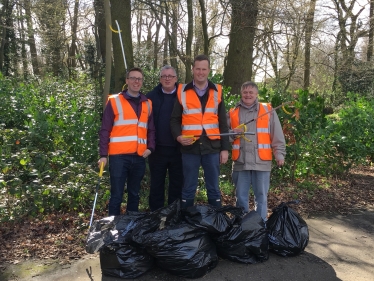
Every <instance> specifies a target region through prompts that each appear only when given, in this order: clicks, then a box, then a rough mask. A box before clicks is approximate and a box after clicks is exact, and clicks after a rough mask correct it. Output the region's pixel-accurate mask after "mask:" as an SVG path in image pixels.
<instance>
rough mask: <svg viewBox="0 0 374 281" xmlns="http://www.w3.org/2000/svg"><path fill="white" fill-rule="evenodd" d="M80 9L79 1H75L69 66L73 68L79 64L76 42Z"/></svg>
mask: <svg viewBox="0 0 374 281" xmlns="http://www.w3.org/2000/svg"><path fill="white" fill-rule="evenodd" d="M78 9H79V0H75V4H74V15H73V22H72V25H71V44H70V53H69V66H70V67H71V68H75V67H76V66H77V62H76V59H75V55H76V51H77V50H76V44H75V42H76V41H77V26H78Z"/></svg>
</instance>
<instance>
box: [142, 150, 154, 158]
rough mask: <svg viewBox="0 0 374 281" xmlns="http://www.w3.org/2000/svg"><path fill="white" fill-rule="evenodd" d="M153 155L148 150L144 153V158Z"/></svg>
mask: <svg viewBox="0 0 374 281" xmlns="http://www.w3.org/2000/svg"><path fill="white" fill-rule="evenodd" d="M151 153H152V152H151V151H150V150H149V149H146V150H145V151H144V153H143V155H142V156H143V157H144V158H147V157H148V156H149V155H151Z"/></svg>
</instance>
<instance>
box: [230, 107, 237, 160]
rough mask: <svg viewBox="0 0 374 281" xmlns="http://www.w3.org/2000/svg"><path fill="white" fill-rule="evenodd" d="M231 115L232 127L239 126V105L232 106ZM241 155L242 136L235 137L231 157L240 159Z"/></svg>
mask: <svg viewBox="0 0 374 281" xmlns="http://www.w3.org/2000/svg"><path fill="white" fill-rule="evenodd" d="M229 116H230V126H231V128H232V129H234V128H236V127H238V126H239V125H240V124H239V123H240V120H239V107H236V108H232V109H231V110H230V111H229ZM239 155H240V138H236V139H234V141H233V143H232V151H231V157H232V160H234V161H235V160H238V158H239Z"/></svg>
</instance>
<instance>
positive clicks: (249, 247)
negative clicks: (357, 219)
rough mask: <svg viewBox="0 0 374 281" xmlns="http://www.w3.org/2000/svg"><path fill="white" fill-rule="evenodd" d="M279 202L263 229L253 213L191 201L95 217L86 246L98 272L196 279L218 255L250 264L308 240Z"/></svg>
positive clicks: (301, 246)
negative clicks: (155, 270)
mask: <svg viewBox="0 0 374 281" xmlns="http://www.w3.org/2000/svg"><path fill="white" fill-rule="evenodd" d="M291 203H295V202H288V203H282V204H281V205H279V206H278V207H277V208H275V209H274V210H273V214H272V215H271V216H270V218H269V220H268V222H267V227H266V226H265V223H264V222H263V220H262V218H261V217H260V215H259V214H257V213H256V212H255V211H251V212H249V213H248V214H244V213H243V211H242V209H241V208H237V207H233V206H224V207H221V208H216V207H212V206H210V205H195V206H192V207H188V208H187V209H183V210H180V203H179V201H178V200H177V201H175V202H174V203H173V204H171V205H170V206H168V207H165V208H161V209H159V210H157V211H155V212H151V213H140V212H128V213H127V214H125V215H120V216H115V217H107V218H103V219H101V220H98V221H95V222H94V223H93V225H92V226H91V228H90V232H89V234H88V238H87V244H86V250H87V252H88V253H95V252H98V251H99V252H100V264H101V270H102V273H103V274H104V275H107V276H112V277H119V278H126V279H131V278H136V277H138V276H140V275H142V274H144V273H145V272H147V271H148V270H150V269H152V267H153V266H154V265H157V266H158V267H160V268H162V269H164V270H166V271H168V272H170V273H171V274H174V275H177V276H181V277H185V278H198V277H201V276H203V275H205V274H206V273H208V272H209V271H211V270H212V269H213V268H215V267H216V266H217V263H218V257H221V258H224V259H229V260H231V261H235V262H241V263H247V264H253V263H258V262H263V261H266V260H267V259H268V258H269V250H271V251H274V252H275V253H276V254H279V255H281V256H294V255H297V254H299V253H301V252H302V251H303V250H304V249H305V247H306V246H307V244H308V240H309V232H308V226H307V224H306V223H305V221H304V220H303V219H302V218H301V217H300V216H299V215H298V214H297V213H296V212H295V211H294V210H292V209H291V208H289V207H288V205H289V204H291Z"/></svg>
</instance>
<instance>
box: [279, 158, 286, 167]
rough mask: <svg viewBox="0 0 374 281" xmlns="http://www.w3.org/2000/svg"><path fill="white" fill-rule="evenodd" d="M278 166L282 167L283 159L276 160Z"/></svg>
mask: <svg viewBox="0 0 374 281" xmlns="http://www.w3.org/2000/svg"><path fill="white" fill-rule="evenodd" d="M277 165H278V167H282V166H283V165H284V160H283V159H282V160H277Z"/></svg>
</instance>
